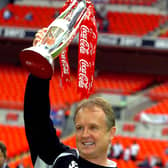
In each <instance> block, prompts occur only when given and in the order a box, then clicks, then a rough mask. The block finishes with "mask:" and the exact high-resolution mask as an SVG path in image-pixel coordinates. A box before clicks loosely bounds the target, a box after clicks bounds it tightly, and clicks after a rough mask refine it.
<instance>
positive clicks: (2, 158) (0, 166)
mask: <svg viewBox="0 0 168 168" xmlns="http://www.w3.org/2000/svg"><path fill="white" fill-rule="evenodd" d="M6 152H7V149H6V146H5V144H4V143H3V142H0V168H9V166H8V165H7V163H6Z"/></svg>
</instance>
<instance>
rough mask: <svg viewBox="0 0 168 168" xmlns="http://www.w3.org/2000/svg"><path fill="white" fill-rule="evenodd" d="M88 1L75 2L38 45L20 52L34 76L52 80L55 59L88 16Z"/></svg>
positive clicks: (50, 26) (23, 63)
mask: <svg viewBox="0 0 168 168" xmlns="http://www.w3.org/2000/svg"><path fill="white" fill-rule="evenodd" d="M86 9H87V8H86V1H85V0H83V1H77V0H74V1H72V3H71V4H70V5H69V6H68V7H67V9H65V10H64V11H63V12H62V13H61V14H60V15H59V16H58V17H57V18H56V19H55V20H54V21H53V22H52V23H51V24H50V25H49V26H48V29H47V32H46V34H45V36H44V37H43V38H42V40H41V41H40V42H39V43H38V44H37V45H36V46H32V47H29V48H26V49H23V50H22V51H21V52H20V61H21V63H22V65H23V66H24V67H25V68H26V69H27V70H28V71H29V72H31V73H32V74H33V75H35V76H37V77H40V78H44V79H47V78H51V77H52V75H53V73H54V59H55V58H57V57H58V56H59V54H60V53H61V52H62V51H63V50H64V48H65V47H67V46H68V45H69V44H70V43H71V41H72V40H73V39H74V37H75V36H76V34H77V32H78V30H79V27H80V23H81V22H82V20H83V18H84V17H85V14H86Z"/></svg>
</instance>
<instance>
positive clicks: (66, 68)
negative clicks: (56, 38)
mask: <svg viewBox="0 0 168 168" xmlns="http://www.w3.org/2000/svg"><path fill="white" fill-rule="evenodd" d="M61 63H62V67H63V73H64V74H69V66H68V63H67V62H66V60H61Z"/></svg>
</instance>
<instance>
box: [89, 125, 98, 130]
mask: <svg viewBox="0 0 168 168" xmlns="http://www.w3.org/2000/svg"><path fill="white" fill-rule="evenodd" d="M90 129H91V130H97V129H98V128H97V126H95V125H93V126H91V127H90Z"/></svg>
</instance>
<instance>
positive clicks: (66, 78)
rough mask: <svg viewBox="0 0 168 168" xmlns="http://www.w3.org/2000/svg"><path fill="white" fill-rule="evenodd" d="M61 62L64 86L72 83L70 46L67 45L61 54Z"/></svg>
mask: <svg viewBox="0 0 168 168" xmlns="http://www.w3.org/2000/svg"><path fill="white" fill-rule="evenodd" d="M59 62H60V67H61V80H62V84H63V86H67V84H70V67H69V62H68V47H66V48H65V49H64V50H63V51H62V52H61V54H60V55H59Z"/></svg>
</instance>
